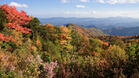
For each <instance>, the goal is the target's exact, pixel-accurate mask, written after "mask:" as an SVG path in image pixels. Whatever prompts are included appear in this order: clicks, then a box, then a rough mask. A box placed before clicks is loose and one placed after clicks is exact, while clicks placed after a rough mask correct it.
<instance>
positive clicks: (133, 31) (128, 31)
mask: <svg viewBox="0 0 139 78" xmlns="http://www.w3.org/2000/svg"><path fill="white" fill-rule="evenodd" d="M103 32H105V33H107V34H109V35H112V36H135V35H139V27H120V28H111V29H105V30H103Z"/></svg>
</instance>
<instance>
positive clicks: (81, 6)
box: [76, 5, 85, 8]
mask: <svg viewBox="0 0 139 78" xmlns="http://www.w3.org/2000/svg"><path fill="white" fill-rule="evenodd" d="M76 8H85V6H84V5H76Z"/></svg>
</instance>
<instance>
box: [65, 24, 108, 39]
mask: <svg viewBox="0 0 139 78" xmlns="http://www.w3.org/2000/svg"><path fill="white" fill-rule="evenodd" d="M69 26H70V27H71V28H72V29H73V30H75V31H77V32H79V33H80V34H82V35H83V36H87V37H97V36H105V35H106V34H104V33H103V32H102V31H101V30H99V29H97V28H83V27H81V26H78V25H76V24H68V25H67V27H69Z"/></svg>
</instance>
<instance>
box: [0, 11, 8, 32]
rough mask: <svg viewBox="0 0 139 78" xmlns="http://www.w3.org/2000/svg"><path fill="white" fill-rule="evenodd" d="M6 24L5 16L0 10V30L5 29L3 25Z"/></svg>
mask: <svg viewBox="0 0 139 78" xmlns="http://www.w3.org/2000/svg"><path fill="white" fill-rule="evenodd" d="M6 23H7V19H6V16H5V15H4V14H3V11H2V10H0V30H3V29H4V28H5V24H6Z"/></svg>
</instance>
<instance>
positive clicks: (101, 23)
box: [40, 17, 139, 29]
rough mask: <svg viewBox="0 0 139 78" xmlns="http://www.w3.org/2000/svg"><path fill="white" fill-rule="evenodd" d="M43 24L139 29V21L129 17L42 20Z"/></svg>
mask: <svg viewBox="0 0 139 78" xmlns="http://www.w3.org/2000/svg"><path fill="white" fill-rule="evenodd" d="M40 21H41V23H42V24H46V23H50V24H54V25H66V24H69V23H73V24H77V25H80V26H83V27H86V28H88V26H89V28H91V26H96V27H97V28H100V29H108V28H113V27H139V19H137V18H129V17H109V18H63V17H56V18H40Z"/></svg>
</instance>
